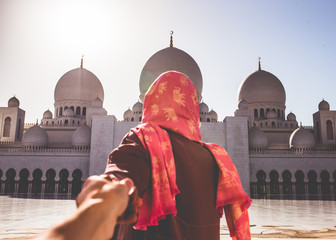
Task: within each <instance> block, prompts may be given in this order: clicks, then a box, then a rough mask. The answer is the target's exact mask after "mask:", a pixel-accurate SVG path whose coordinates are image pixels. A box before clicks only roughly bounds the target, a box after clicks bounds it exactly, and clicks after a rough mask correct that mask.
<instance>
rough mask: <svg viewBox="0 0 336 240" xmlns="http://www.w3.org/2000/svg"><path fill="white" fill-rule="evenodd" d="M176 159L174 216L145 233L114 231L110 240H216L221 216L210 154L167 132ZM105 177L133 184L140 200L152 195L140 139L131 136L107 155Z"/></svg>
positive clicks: (146, 156)
mask: <svg viewBox="0 0 336 240" xmlns="http://www.w3.org/2000/svg"><path fill="white" fill-rule="evenodd" d="M167 132H168V134H169V136H170V140H171V144H172V148H173V154H174V158H175V167H176V184H177V186H178V188H179V190H180V193H179V194H177V195H176V208H177V215H176V216H175V217H172V216H171V215H167V216H166V219H164V220H161V221H159V225H158V226H151V227H148V229H147V231H140V230H134V229H133V228H132V226H131V225H120V226H119V227H117V228H116V231H115V236H114V238H113V239H118V240H133V239H137V240H140V239H141V240H147V239H151V240H152V239H153V240H154V239H155V240H159V239H174V240H180V239H190V240H191V239H192V240H198V239H199V240H204V239H206V240H215V239H216V240H218V239H219V221H220V213H219V212H218V211H217V210H216V208H215V204H216V190H217V182H218V167H217V164H216V161H215V159H214V158H213V156H212V154H211V153H210V152H209V151H208V150H207V149H206V148H205V147H203V146H202V145H201V144H200V143H197V142H193V141H190V140H189V139H187V138H185V137H183V136H181V135H179V134H177V133H175V132H172V131H167ZM105 173H106V174H112V175H114V176H115V177H116V178H118V179H119V180H121V179H123V178H125V177H129V178H131V179H132V180H133V181H134V184H135V185H136V187H137V189H138V191H139V194H140V197H141V196H142V195H143V193H144V192H145V191H151V163H150V157H149V154H148V152H147V151H146V150H145V148H144V147H143V146H142V144H141V142H140V140H139V138H138V137H137V136H136V134H134V133H133V132H130V133H129V134H128V135H127V136H126V137H125V138H124V139H123V140H122V143H121V144H120V146H119V147H118V148H116V149H115V150H113V151H112V152H111V154H110V155H109V160H108V165H107V169H106V172H105Z"/></svg>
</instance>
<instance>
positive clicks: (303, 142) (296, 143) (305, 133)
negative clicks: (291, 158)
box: [289, 127, 315, 148]
mask: <svg viewBox="0 0 336 240" xmlns="http://www.w3.org/2000/svg"><path fill="white" fill-rule="evenodd" d="M289 146H290V148H313V147H315V139H314V136H313V134H312V133H311V132H310V131H309V130H308V129H304V128H303V127H299V128H297V129H296V130H295V131H294V132H293V133H292V134H291V136H290V138H289Z"/></svg>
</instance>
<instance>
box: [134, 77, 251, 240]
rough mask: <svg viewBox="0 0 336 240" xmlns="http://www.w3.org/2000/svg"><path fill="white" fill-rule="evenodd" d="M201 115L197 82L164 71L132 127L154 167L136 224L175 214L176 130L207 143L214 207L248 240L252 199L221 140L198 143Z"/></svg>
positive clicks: (149, 223)
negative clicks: (213, 167)
mask: <svg viewBox="0 0 336 240" xmlns="http://www.w3.org/2000/svg"><path fill="white" fill-rule="evenodd" d="M199 124H200V114H199V105H198V102H197V96H196V91H195V87H194V85H193V84H192V82H191V81H190V79H189V78H188V77H187V76H185V75H183V74H182V73H179V72H173V71H170V72H166V73H164V74H162V75H161V76H159V77H158V79H157V80H156V81H155V82H154V83H153V84H152V85H151V87H150V88H149V90H148V92H147V94H146V96H145V100H144V109H143V120H142V124H141V125H139V126H137V127H136V128H133V129H132V131H133V132H135V133H136V135H137V136H138V137H139V139H140V141H141V142H142V144H143V146H144V147H145V148H146V149H147V150H148V151H149V154H150V157H151V167H152V193H151V195H150V194H145V195H144V196H143V205H142V206H141V207H140V210H139V218H138V222H137V224H136V225H135V228H136V229H141V230H146V229H147V226H153V225H157V224H158V222H159V220H161V219H164V218H165V216H166V215H168V214H172V215H173V216H175V215H176V213H177V210H176V203H175V195H176V194H178V193H179V190H178V186H177V185H176V171H175V163H174V156H173V151H172V146H171V143H170V139H169V135H168V133H167V132H166V131H165V130H164V129H170V130H172V131H175V132H177V133H179V134H181V135H183V136H185V137H186V138H188V139H190V140H193V141H197V142H200V143H202V144H203V145H204V146H205V147H207V148H208V149H209V150H210V152H211V153H212V155H213V156H214V158H215V159H216V162H217V164H218V166H219V178H218V187H217V200H216V208H217V210H218V211H219V212H220V213H221V214H223V209H224V210H225V215H226V219H227V222H228V226H229V228H230V235H231V236H232V238H233V239H250V231H249V220H248V214H247V208H248V207H249V206H250V204H251V199H250V198H249V197H248V196H247V195H246V193H245V192H244V190H243V189H242V187H241V182H240V179H239V176H238V173H237V170H236V168H235V166H234V164H233V163H232V161H231V159H230V157H229V155H228V154H227V153H226V151H225V150H224V149H223V148H222V147H221V146H219V145H216V144H209V143H204V142H202V139H201V133H200V129H199Z"/></svg>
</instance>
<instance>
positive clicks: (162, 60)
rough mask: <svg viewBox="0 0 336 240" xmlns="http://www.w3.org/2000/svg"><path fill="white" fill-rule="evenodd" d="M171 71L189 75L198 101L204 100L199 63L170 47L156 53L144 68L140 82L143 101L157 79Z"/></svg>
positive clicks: (186, 54)
mask: <svg viewBox="0 0 336 240" xmlns="http://www.w3.org/2000/svg"><path fill="white" fill-rule="evenodd" d="M170 70H174V71H178V72H181V73H183V74H185V75H187V76H188V77H189V78H190V80H191V81H192V82H193V84H194V86H195V88H196V92H197V97H198V101H200V100H201V99H202V89H203V79H202V73H201V70H200V68H199V67H198V65H197V63H196V62H195V60H194V59H193V58H192V57H191V56H190V55H189V54H188V53H186V52H184V51H182V50H180V49H178V48H175V47H168V48H165V49H162V50H160V51H158V52H157V53H155V54H154V55H153V56H152V57H150V58H149V59H148V61H147V62H146V64H145V66H144V67H143V69H142V72H141V75H140V82H139V87H140V100H141V101H143V99H144V96H145V93H146V92H147V90H148V88H149V87H150V85H151V84H152V83H153V82H154V81H155V80H156V78H157V77H158V76H160V75H161V74H162V73H164V72H167V71H170Z"/></svg>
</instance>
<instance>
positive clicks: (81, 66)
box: [80, 55, 84, 68]
mask: <svg viewBox="0 0 336 240" xmlns="http://www.w3.org/2000/svg"><path fill="white" fill-rule="evenodd" d="M83 58H84V55H82V59H81V65H80V68H83Z"/></svg>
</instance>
